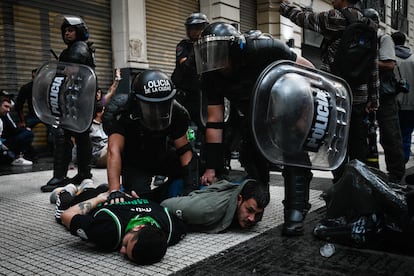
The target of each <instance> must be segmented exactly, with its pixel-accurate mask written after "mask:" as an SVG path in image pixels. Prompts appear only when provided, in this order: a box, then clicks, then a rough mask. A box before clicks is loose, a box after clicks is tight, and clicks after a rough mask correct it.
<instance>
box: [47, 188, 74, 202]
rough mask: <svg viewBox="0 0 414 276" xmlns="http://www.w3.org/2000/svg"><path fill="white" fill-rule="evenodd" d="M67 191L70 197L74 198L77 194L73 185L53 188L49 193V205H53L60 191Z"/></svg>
mask: <svg viewBox="0 0 414 276" xmlns="http://www.w3.org/2000/svg"><path fill="white" fill-rule="evenodd" d="M63 190H65V191H68V192H69V193H70V194H71V195H72V196H75V195H76V193H77V192H78V188H76V186H75V185H73V184H68V185H66V186H65V187H58V188H55V189H54V190H53V191H52V192H51V193H50V203H52V204H55V203H56V200H57V196H58V194H59V193H60V192H61V191H63Z"/></svg>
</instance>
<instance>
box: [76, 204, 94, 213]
mask: <svg viewBox="0 0 414 276" xmlns="http://www.w3.org/2000/svg"><path fill="white" fill-rule="evenodd" d="M78 206H79V209H80V211H81V215H86V214H87V213H89V211H90V210H92V204H91V203H90V202H81V203H79V204H78Z"/></svg>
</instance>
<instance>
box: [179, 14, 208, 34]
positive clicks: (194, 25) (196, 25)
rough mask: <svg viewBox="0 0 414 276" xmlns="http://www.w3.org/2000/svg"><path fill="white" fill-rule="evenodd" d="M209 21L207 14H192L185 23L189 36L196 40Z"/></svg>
mask: <svg viewBox="0 0 414 276" xmlns="http://www.w3.org/2000/svg"><path fill="white" fill-rule="evenodd" d="M208 23H209V22H208V18H207V16H206V15H205V14H203V13H200V12H197V13H192V14H190V16H189V17H187V19H186V20H185V23H184V25H185V30H186V32H187V36H188V38H189V39H190V40H192V41H196V40H197V39H198V38H199V36H200V34H201V31H203V29H204V28H205V27H206V26H207V25H208Z"/></svg>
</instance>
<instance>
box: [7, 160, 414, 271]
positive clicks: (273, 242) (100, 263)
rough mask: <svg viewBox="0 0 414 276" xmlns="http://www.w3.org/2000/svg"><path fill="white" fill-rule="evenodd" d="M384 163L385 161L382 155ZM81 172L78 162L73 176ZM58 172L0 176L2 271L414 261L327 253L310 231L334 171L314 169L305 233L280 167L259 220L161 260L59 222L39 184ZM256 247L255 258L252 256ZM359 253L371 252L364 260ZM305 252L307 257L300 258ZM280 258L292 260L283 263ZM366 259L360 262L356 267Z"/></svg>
mask: <svg viewBox="0 0 414 276" xmlns="http://www.w3.org/2000/svg"><path fill="white" fill-rule="evenodd" d="M233 165H234V167H236V168H237V166H238V165H237V163H234V164H233ZM412 166H413V164H412V163H409V164H408V167H412ZM381 167H382V168H384V165H383V160H382V157H381ZM74 174H75V171H73V170H72V171H70V174H69V176H73V175H74ZM93 175H94V181H96V182H97V183H104V182H106V170H103V169H93ZM51 176H52V172H51V171H50V170H46V171H38V172H25V173H19V174H11V175H3V176H0V274H1V275H56V274H59V275H114V274H116V275H129V274H134V275H170V274H177V275H228V274H235V275H248V274H255V275H298V274H302V275H350V274H358V275H368V274H369V275H374V274H375V275H377V274H378V272H379V270H378V269H373V268H374V267H377V266H378V265H381V266H382V267H384V268H386V267H387V265H386V264H385V263H384V262H385V261H388V262H390V263H389V266H388V267H389V268H391V267H392V268H393V270H389V272H390V274H382V275H391V274H393V275H409V274H411V273H408V274H407V273H406V272H407V271H409V270H408V269H407V266H408V267H413V266H414V258H413V257H410V256H404V255H399V254H391V253H386V252H366V251H363V250H358V249H352V248H346V247H341V246H339V247H338V248H337V252H336V253H335V255H334V257H331V258H329V259H325V258H323V257H321V256H320V254H319V247H320V246H321V245H322V244H323V242H321V241H317V240H314V239H313V238H312V237H311V235H310V232H311V227H312V226H313V225H314V224H312V223H313V222H316V221H317V220H318V219H320V218H321V217H322V216H323V207H324V202H323V201H322V200H321V199H320V198H319V196H320V194H321V190H324V189H325V188H327V187H328V186H329V185H330V183H331V174H330V173H329V172H318V171H315V172H314V179H313V181H312V183H311V188H312V190H311V193H310V195H311V196H310V197H311V199H310V202H311V204H312V209H311V214H310V215H309V218H308V220H309V222H308V223H307V232H306V235H305V236H304V237H299V238H282V237H280V233H279V231H280V230H279V226H280V225H281V223H282V222H283V207H282V203H281V202H282V199H283V195H284V191H283V182H282V178H281V176H280V173H273V174H272V177H271V188H270V191H271V202H270V204H269V207H268V208H266V211H265V214H264V217H263V221H262V222H260V223H259V225H258V226H256V227H255V228H253V229H251V230H249V231H246V232H241V231H229V232H226V233H223V234H216V235H207V234H200V233H190V234H188V235H187V236H186V237H185V239H184V240H183V241H181V242H180V243H179V244H177V245H175V246H172V247H170V248H169V249H168V251H167V254H166V256H165V257H164V259H163V260H162V261H161V262H160V263H157V264H154V265H151V266H145V267H143V266H136V265H134V264H132V263H130V262H128V261H127V260H126V259H125V258H124V257H122V255H121V254H119V253H118V252H114V253H100V252H98V251H95V250H94V248H93V247H92V246H91V245H89V244H87V243H85V242H82V241H81V240H80V239H79V238H77V237H74V236H71V235H70V234H69V233H68V232H67V231H66V230H65V229H64V228H63V226H61V225H59V224H57V223H56V222H55V220H54V217H53V213H54V205H52V204H50V203H49V193H41V192H40V186H42V185H43V184H44V183H46V181H47V180H48V179H49V178H50V177H51ZM249 252H250V253H251V254H250V255H249V254H248V253H249ZM299 252H303V254H299ZM229 253H233V254H230V255H229ZM236 253H237V254H236ZM254 253H255V255H254V256H256V259H255V258H253V259H250V257H252V254H254ZM234 254H236V255H234ZM272 254H274V255H272ZM292 254H293V255H292ZM390 254H391V255H390ZM243 256H245V257H246V258H243ZM257 256H259V257H260V259H257ZM266 256H268V257H266ZM269 256H270V257H269ZM272 256H273V257H274V258H273V257H272ZM335 256H336V257H335ZM357 256H364V257H362V259H363V260H364V261H361V260H359V259H358V258H357ZM390 256H391V257H390ZM247 257H248V258H247ZM303 257H306V260H303V261H301V260H302V258H303ZM275 258H277V260H278V262H276V259H275ZM281 260H285V261H284V262H282V263H281V262H280V261H281ZM344 260H347V264H348V265H349V264H350V263H351V264H352V265H349V269H347V267H346V266H345V267H343V266H342V265H341V264H342V261H344ZM352 260H355V263H353V262H352ZM255 263H257V265H258V266H257V267H256V266H255V265H254V264H255ZM392 264H395V265H394V266H392ZM359 265H361V266H362V267H361V269H360V270H355V267H358V266H359ZM292 266H294V267H295V269H292ZM381 266H380V267H381ZM213 268H214V269H213ZM302 268H303V269H302ZM364 271H365V272H367V273H363V272H364ZM352 272H358V273H352ZM375 272H376V273H375Z"/></svg>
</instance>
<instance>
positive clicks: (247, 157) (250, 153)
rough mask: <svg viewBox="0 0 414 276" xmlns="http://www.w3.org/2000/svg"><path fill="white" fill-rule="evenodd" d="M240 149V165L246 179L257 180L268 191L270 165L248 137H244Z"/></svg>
mask: <svg viewBox="0 0 414 276" xmlns="http://www.w3.org/2000/svg"><path fill="white" fill-rule="evenodd" d="M242 139H243V142H242V145H241V149H240V163H241V165H242V166H243V167H244V169H245V171H246V172H247V178H252V179H256V180H258V181H259V182H260V183H261V184H263V185H264V187H265V189H266V191H269V172H270V164H269V162H268V161H267V160H266V159H265V158H264V156H263V155H262V154H261V153H260V152H259V151H258V149H257V148H256V145H255V144H253V143H252V140H251V139H250V136H244V137H243V138H242Z"/></svg>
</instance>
